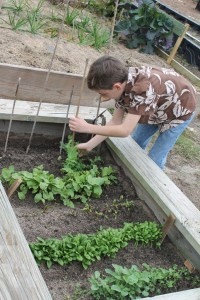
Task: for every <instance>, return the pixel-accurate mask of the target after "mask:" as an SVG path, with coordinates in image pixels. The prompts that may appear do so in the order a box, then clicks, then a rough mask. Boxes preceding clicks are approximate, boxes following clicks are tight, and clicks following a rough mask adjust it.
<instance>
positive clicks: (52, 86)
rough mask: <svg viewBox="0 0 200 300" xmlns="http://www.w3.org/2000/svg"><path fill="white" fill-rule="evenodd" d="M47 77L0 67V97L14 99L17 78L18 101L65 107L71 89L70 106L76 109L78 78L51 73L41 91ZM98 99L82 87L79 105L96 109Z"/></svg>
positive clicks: (38, 71)
mask: <svg viewBox="0 0 200 300" xmlns="http://www.w3.org/2000/svg"><path fill="white" fill-rule="evenodd" d="M47 73H48V70H45V69H37V68H28V67H24V66H15V65H9V64H2V63H0V91H1V92H0V97H1V98H8V99H14V96H15V90H16V86H17V83H18V78H19V77H20V78H21V82H20V86H19V91H18V99H21V100H27V101H41V100H42V102H48V103H58V104H68V103H69V99H70V94H71V91H72V86H74V93H73V97H72V104H73V105H77V104H78V102H79V97H80V88H81V84H82V75H76V74H68V73H64V72H56V71H51V73H50V75H49V80H48V82H47V85H46V89H45V91H44V83H45V80H46V76H47ZM98 97H99V96H98V94H97V93H95V92H94V91H91V90H89V89H88V88H87V84H86V83H85V85H84V89H83V94H82V99H81V105H82V106H89V107H97V105H98V101H97V98H98ZM113 103H114V102H112V103H109V102H108V103H105V104H104V107H112V106H113Z"/></svg>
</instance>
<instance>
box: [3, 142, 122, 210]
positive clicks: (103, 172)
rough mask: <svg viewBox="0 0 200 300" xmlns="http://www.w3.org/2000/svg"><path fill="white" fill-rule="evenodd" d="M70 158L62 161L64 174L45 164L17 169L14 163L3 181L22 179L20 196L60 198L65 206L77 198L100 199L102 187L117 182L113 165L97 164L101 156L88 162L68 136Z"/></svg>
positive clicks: (67, 146)
mask: <svg viewBox="0 0 200 300" xmlns="http://www.w3.org/2000/svg"><path fill="white" fill-rule="evenodd" d="M63 149H64V150H65V152H66V156H67V158H66V159H65V160H64V162H63V163H62V167H61V173H62V177H55V176H54V174H51V173H49V171H45V170H44V167H43V165H40V166H37V167H35V168H33V170H32V172H28V171H18V172H16V171H15V168H14V166H13V165H11V166H9V167H8V168H3V169H2V173H1V176H0V180H1V181H2V183H6V184H8V185H11V184H12V183H13V182H14V181H15V180H17V179H19V178H21V179H22V184H21V185H20V187H19V191H18V197H19V199H20V200H25V199H26V194H27V193H28V191H31V193H32V194H33V195H34V201H35V202H42V203H44V204H45V202H46V201H53V200H55V199H60V200H61V201H62V202H63V204H64V205H66V206H69V207H74V200H79V201H81V202H83V203H86V202H87V200H88V199H89V198H90V197H94V198H99V197H100V196H101V194H102V192H103V190H102V187H103V186H106V185H110V184H112V183H113V182H116V180H117V179H116V176H115V175H114V170H113V169H112V167H110V166H108V167H101V166H100V167H98V165H97V164H96V163H97V162H98V161H99V160H100V158H99V157H95V159H93V160H92V159H90V160H89V161H88V162H87V164H85V163H84V161H83V160H81V158H80V157H79V155H78V150H77V148H76V145H74V144H73V143H72V139H71V138H69V141H68V143H67V144H64V145H63Z"/></svg>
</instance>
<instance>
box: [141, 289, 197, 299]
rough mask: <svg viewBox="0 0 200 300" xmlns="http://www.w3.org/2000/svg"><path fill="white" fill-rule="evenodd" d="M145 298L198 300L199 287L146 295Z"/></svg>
mask: <svg viewBox="0 0 200 300" xmlns="http://www.w3.org/2000/svg"><path fill="white" fill-rule="evenodd" d="M145 299H146V300H150V299H153V300H199V299H200V288H197V289H190V290H186V291H181V292H175V293H169V294H163V295H159V296H154V297H147V298H145Z"/></svg>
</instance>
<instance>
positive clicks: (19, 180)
mask: <svg viewBox="0 0 200 300" xmlns="http://www.w3.org/2000/svg"><path fill="white" fill-rule="evenodd" d="M21 183H22V179H21V178H19V179H17V180H15V182H14V183H13V184H12V185H11V186H10V187H9V189H8V190H7V196H8V198H9V199H10V197H11V196H12V194H13V193H14V192H15V191H16V189H17V188H18V186H20V184H21Z"/></svg>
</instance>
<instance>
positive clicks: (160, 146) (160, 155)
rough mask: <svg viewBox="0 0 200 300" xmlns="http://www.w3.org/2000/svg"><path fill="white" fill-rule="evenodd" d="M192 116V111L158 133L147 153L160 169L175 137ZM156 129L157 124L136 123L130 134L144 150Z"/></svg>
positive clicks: (174, 141) (175, 139)
mask: <svg viewBox="0 0 200 300" xmlns="http://www.w3.org/2000/svg"><path fill="white" fill-rule="evenodd" d="M193 117H194V113H193V115H192V116H191V117H190V118H189V119H188V120H186V121H185V122H183V123H182V124H180V125H178V126H176V127H173V128H170V129H167V130H165V131H164V132H161V133H159V135H158V137H157V139H156V141H155V142H154V144H153V146H152V148H151V150H150V151H149V154H148V155H149V157H151V159H152V160H153V161H154V162H155V163H156V164H157V165H158V166H159V167H160V168H161V169H163V168H164V166H165V163H166V160H167V156H168V154H169V151H170V150H171V149H172V148H173V146H174V144H175V143H176V141H177V139H178V138H179V136H180V135H181V133H182V132H183V131H184V130H185V128H186V127H187V126H188V124H189V123H190V122H191V121H192V119H193ZM158 129H159V128H158V125H150V124H138V125H137V127H136V129H135V130H134V132H133V133H132V135H131V136H132V138H133V139H134V140H135V141H136V143H137V144H138V145H139V146H140V147H141V148H142V149H144V150H145V149H146V147H147V145H148V143H149V142H150V140H151V138H152V137H153V135H154V134H155V133H156V132H157V131H158Z"/></svg>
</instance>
